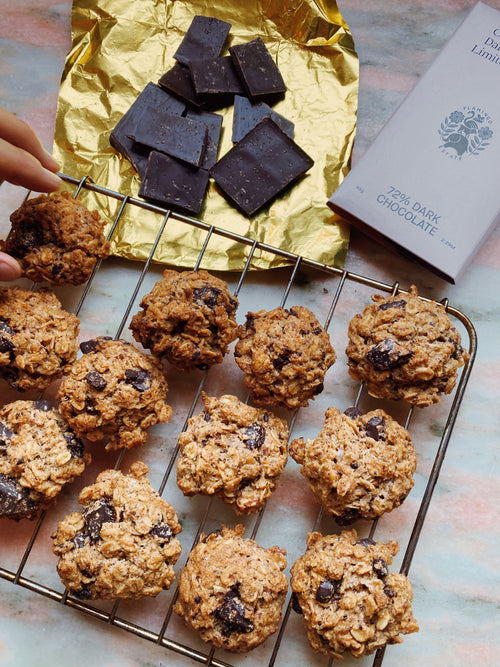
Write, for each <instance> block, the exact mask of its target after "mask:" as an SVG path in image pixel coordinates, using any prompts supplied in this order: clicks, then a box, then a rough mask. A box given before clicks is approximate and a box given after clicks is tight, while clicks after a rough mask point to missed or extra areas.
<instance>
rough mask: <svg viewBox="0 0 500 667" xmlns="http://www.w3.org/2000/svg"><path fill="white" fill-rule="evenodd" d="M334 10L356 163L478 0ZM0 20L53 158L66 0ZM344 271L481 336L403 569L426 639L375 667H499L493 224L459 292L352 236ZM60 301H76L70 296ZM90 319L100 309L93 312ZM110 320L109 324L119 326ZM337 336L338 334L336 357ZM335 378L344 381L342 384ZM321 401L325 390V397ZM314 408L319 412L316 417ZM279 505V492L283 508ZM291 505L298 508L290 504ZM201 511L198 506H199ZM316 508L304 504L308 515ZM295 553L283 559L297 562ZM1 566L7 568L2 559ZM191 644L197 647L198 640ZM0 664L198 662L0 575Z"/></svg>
mask: <svg viewBox="0 0 500 667" xmlns="http://www.w3.org/2000/svg"><path fill="white" fill-rule="evenodd" d="M487 4H490V5H491V6H493V7H495V8H497V9H500V0H490V1H489V2H488V3H487ZM338 5H339V9H340V11H341V13H342V15H343V17H344V19H345V21H346V22H347V24H348V25H349V27H350V29H351V32H352V34H353V36H354V40H355V44H356V49H357V52H358V55H359V60H360V91H359V111H358V127H357V136H356V142H355V147H354V154H353V162H354V163H355V162H356V161H357V160H359V159H360V158H361V157H362V155H363V153H364V151H365V150H366V148H367V147H368V146H369V145H370V143H371V142H372V140H373V139H374V137H375V136H376V134H377V132H378V131H379V130H380V129H381V127H382V126H383V125H384V123H385V122H386V121H387V120H388V118H389V117H390V115H391V114H392V112H393V111H394V109H395V108H396V107H397V105H398V104H399V102H401V100H402V99H403V98H404V96H405V95H406V93H408V91H409V90H410V89H411V88H412V86H413V85H414V84H415V82H416V81H417V80H418V78H419V76H420V75H421V74H422V73H423V72H424V71H425V69H426V68H427V67H428V66H429V65H430V63H431V62H432V60H433V59H434V57H435V56H436V54H437V53H438V51H439V50H440V48H441V47H442V45H443V44H444V42H445V41H446V39H447V38H448V37H449V36H450V35H451V34H452V32H453V31H454V29H455V28H456V27H457V26H458V25H459V23H460V22H461V21H462V20H463V18H464V17H465V15H466V13H467V11H468V10H469V9H470V8H471V7H472V6H473V5H474V2H473V1H472V0H447V2H442V3H436V2H432V1H431V0H416V1H413V2H410V1H408V0H372V2H369V3H367V2H366V1H362V0H339V2H338ZM0 14H1V21H0V103H1V104H2V106H4V107H5V108H7V109H8V110H10V111H12V112H14V113H16V114H17V115H19V116H20V117H21V118H23V119H24V120H26V121H28V122H29V123H30V124H31V125H32V126H33V127H34V129H35V130H36V131H37V133H38V134H39V136H40V137H41V139H42V142H43V144H44V145H45V147H46V148H48V149H49V150H50V148H51V145H52V138H53V133H54V122H55V112H56V104H57V94H58V87H59V81H60V76H61V72H62V68H63V64H64V59H65V57H66V54H67V52H68V50H69V48H70V18H71V2H70V1H69V0H62V1H61V2H52V1H51V0H18V1H17V2H16V3H11V4H10V5H8V4H7V3H6V2H3V3H2V8H1V11H0ZM23 196H24V195H23V193H20V192H19V189H17V188H14V187H12V186H9V185H3V186H2V187H1V188H0V204H1V205H0V234H1V236H2V237H4V236H5V234H6V233H7V231H8V229H9V222H8V217H9V215H10V212H11V211H12V210H14V208H16V207H17V206H18V205H19V204H20V202H21V201H22V197H23ZM111 261H113V260H111ZM125 264H126V262H124V261H122V260H118V261H116V264H113V269H112V271H113V273H112V274H109V273H108V270H107V269H106V270H105V271H104V277H103V281H102V283H99V284H98V291H99V296H100V297H102V305H103V307H104V308H105V307H106V304H107V303H108V301H107V294H108V292H107V283H106V281H111V282H113V281H116V280H117V278H116V276H119V277H120V278H119V280H121V278H122V276H123V280H124V281H125V280H126V279H127V274H128V268H127V267H126V266H125ZM345 268H347V269H348V270H349V271H352V272H354V273H357V274H361V275H366V276H370V277H371V278H373V279H376V280H380V281H381V282H384V283H392V282H393V281H395V280H398V281H399V282H400V283H401V285H402V286H403V287H406V286H408V285H410V284H412V283H416V284H417V285H418V286H419V291H420V292H421V293H422V294H424V295H425V296H428V297H432V298H434V299H436V300H440V299H442V298H443V297H447V298H449V300H450V302H451V303H452V304H453V306H455V307H456V308H458V309H459V310H461V311H462V312H463V313H465V314H466V315H467V316H468V317H469V318H470V320H471V321H472V322H473V324H474V327H475V330H476V332H477V336H478V341H479V344H478V352H477V358H476V361H475V364H474V368H473V371H472V375H471V377H470V380H469V383H468V386H467V389H466V394H465V398H464V402H463V404H462V406H461V408H460V411H459V414H458V418H457V421H456V425H455V429H454V431H453V434H452V439H451V442H450V445H449V448H448V451H447V454H446V458H445V460H444V464H443V467H442V469H441V473H440V476H439V480H438V483H437V485H436V488H435V490H434V495H433V498H432V503H431V505H430V509H429V512H428V514H427V517H426V521H425V524H424V527H423V530H422V533H421V536H420V540H419V544H418V547H417V551H416V554H415V557H414V561H413V562H412V565H411V570H410V579H411V580H412V583H413V586H414V591H415V601H414V611H415V615H416V617H417V619H418V622H419V625H420V632H419V633H418V634H414V635H410V636H408V637H406V638H404V641H403V644H402V645H401V646H396V647H389V649H388V651H387V652H386V656H385V659H384V663H383V664H384V665H385V666H386V667H387V666H396V665H401V664H405V665H411V666H415V667H417V666H419V667H420V666H421V665H425V667H442V666H443V665H446V667H460V666H462V665H463V666H464V667H466V666H469V665H472V664H474V665H481V666H482V667H496V666H497V665H499V664H500V640H499V636H498V620H499V597H500V575H499V569H498V552H499V548H500V539H499V530H500V521H499V519H498V509H497V508H498V507H499V506H500V497H499V488H500V483H499V470H498V453H497V443H498V440H499V433H500V428H499V417H498V415H499V411H498V408H495V405H496V400H497V397H498V394H499V391H498V390H499V384H500V356H499V352H498V343H497V338H498V331H499V326H500V321H499V320H500V307H499V305H500V302H499V299H498V284H499V273H500V230H499V229H498V228H497V229H495V230H493V233H492V234H491V236H490V237H489V238H488V240H487V241H486V243H485V244H484V246H483V247H482V248H481V250H480V251H479V252H478V254H477V255H476V257H475V258H474V260H473V262H472V263H471V265H470V266H469V267H468V269H467V271H466V272H465V274H464V275H463V277H462V278H461V279H460V281H459V283H458V284H457V285H449V284H448V283H446V282H444V281H442V280H441V279H439V278H437V277H436V276H434V275H433V274H431V273H430V272H428V271H426V270H425V269H423V268H421V267H419V266H417V265H416V264H414V263H412V262H410V261H409V260H407V259H406V258H404V257H402V256H400V255H398V254H397V253H396V252H393V251H390V250H388V249H386V248H383V247H382V246H380V245H378V244H377V243H375V242H373V241H371V240H369V239H368V238H366V237H364V236H363V235H362V234H361V233H359V232H357V231H355V230H352V235H351V242H350V246H349V250H348V253H347V258H346V265H345ZM135 270H137V269H135ZM157 276H158V270H157V269H153V270H152V271H151V275H150V276H149V277H148V278H147V281H149V283H152V282H153V281H154V280H155V279H157ZM253 280H255V282H256V283H257V284H258V285H259V286H260V287H262V289H259V291H258V297H256V301H257V302H258V303H259V305H260V304H261V303H265V302H266V300H267V298H268V292H267V291H266V290H270V289H271V287H270V286H267V285H266V283H267V281H266V279H265V278H262V277H259V278H254V279H253ZM273 280H274V278H273ZM147 281H146V282H147ZM270 282H272V281H270ZM116 284H120V288H121V289H122V288H123V293H126V291H127V289H128V286H127V285H126V284H125V283H124V282H123V284H121V283H116ZM317 287H318V286H317V285H316V286H314V285H306V286H305V287H304V289H305V293H306V296H308V295H309V296H310V298H311V299H313V300H314V302H315V303H316V304H319V303H320V301H321V298H320V297H318V291H317ZM315 288H316V289H315ZM329 289H330V285H329V284H327V283H326V282H320V292H321V294H326V293H327V292H328V291H329ZM269 294H270V292H269ZM367 294H369V293H368V292H366V291H362V290H361V289H360V290H359V291H356V293H355V295H353V299H354V302H353V304H355V305H356V306H357V305H358V304H360V303H361V302H362V300H363V299H365V298H366V295H367ZM63 296H65V295H64V293H63ZM65 298H67V300H68V302H69V301H70V299H69V297H65ZM259 299H261V300H262V301H259ZM112 305H113V304H112ZM107 315H108V316H109V320H110V322H111V321H112V322H114V319H113V318H114V317H115V313H114V312H113V310H112V308H111V309H110V310H108V311H107ZM92 316H93V315H92ZM98 316H99V315H98V313H97V314H96V315H95V317H98ZM116 318H118V314H116ZM117 321H119V319H118V320H117ZM108 326H109V327H110V328H112V326H113V324H112V323H109V325H108ZM100 333H104V332H102V331H101V332H100ZM111 333H112V332H111ZM343 342H344V341H343V340H339V349H340V346H341V345H342V344H343ZM344 375H345V373H344ZM345 377H346V378H347V376H346V375H345ZM343 378H344V376H343V375H342V374H341V375H340V380H342V379H343ZM347 382H348V380H347ZM340 385H341V382H340V381H337V384H336V385H335V387H334V390H335V392H336V397H337V396H338V395H339V393H340V395H341V396H342V397H344V396H343V394H342V392H343V391H344V388H343V387H341V386H340ZM328 399H329V396H328V395H326V396H325V397H324V400H326V401H327V400H328ZM11 400H13V399H11ZM346 400H347V399H346ZM322 406H323V404H321V406H319V405H318V408H317V409H315V412H316V413H317V412H318V411H319V410H320V407H321V409H322ZM429 410H430V411H431V412H430V413H429V414H430V415H431V419H430V421H429V424H428V425H427V427H428V429H429V430H432V429H433V428H435V429H437V430H439V428H440V423H441V420H442V419H443V415H445V413H446V405H444V406H443V407H440V408H436V409H435V410H434V408H429ZM432 411H433V412H432ZM431 422H432V423H431ZM427 427H426V428H427ZM419 428H421V427H417V431H418V429H419ZM158 438H159V436H158ZM160 449H161V448H160ZM432 458H433V452H430V451H426V452H424V453H423V454H422V465H423V469H424V470H428V468H429V467H430V465H432ZM104 461H108V462H109V459H106V457H104ZM111 465H113V462H111ZM150 469H151V476H152V478H153V479H152V483H153V482H154V481H156V482H158V481H159V478H158V475H159V474H160V473H159V470H158V469H157V468H156V464H155V463H152V464H150ZM86 481H87V482H88V480H86ZM418 485H419V484H417V486H418ZM285 488H286V484H285ZM281 500H283V499H282V498H280V497H278V500H277V503H278V506H279V503H280V502H281ZM179 502H182V501H179ZM293 502H296V503H299V502H302V500H301V499H297V498H296V499H295V500H294V501H293ZM303 502H304V503H306V504H307V503H309V504H310V505H311V507H312V506H313V504H314V503H313V501H311V499H310V498H309V497H307V494H306V498H305V500H304V501H303ZM407 502H408V501H407ZM62 505H63V506H64V501H63V503H62ZM201 507H202V506H201V505H199V507H198V509H199V510H200V511H201ZM292 508H293V503H292ZM403 508H406V503H405V505H404V506H403V507H402V508H400V509H401V511H402V512H407V513H411V511H412V509H413V504H412V501H410V499H409V502H408V508H407V509H403ZM312 512H313V510H312V509H311V516H313V513H312ZM227 516H229V515H227ZM401 516H402V517H404V516H405V515H403V514H402V515H401ZM233 518H234V517H233ZM227 520H228V521H229V519H227ZM279 520H280V519H279V514H277V515H275V514H274V513H273V511H271V513H270V518H269V519H268V521H267V523H265V524H264V525H263V527H262V533H259V535H262V539H263V540H264V541H268V540H271V541H270V542H269V544H271V543H273V544H274V543H275V542H274V541H272V540H274V539H275V540H276V541H278V539H279V538H278V536H277V535H278V533H277V526H278V525H279ZM19 526H21V528H20V529H19V534H18V535H17V536H16V534H15V531H14V530H13V529H12V527H11V526H10V525H9V527H8V528H7V527H6V525H5V520H3V521H0V566H5V567H13V568H15V566H16V565H15V563H16V558H17V556H18V554H20V553H22V550H23V549H24V548H25V542H26V539H27V536H28V538H29V531H27V530H26V529H25V528H23V527H22V522H21V523H20V524H19ZM311 528H312V524H311ZM385 528H386V532H387V536H388V537H390V538H392V537H393V534H395V533H397V530H398V526H397V519H394V520H392V521H389V522H388V523H387V524H386V526H385ZM44 530H45V529H44ZM259 530H260V529H259ZM49 532H50V530H49V529H46V530H45V533H46V534H45V537H47V535H48V533H49ZM382 537H384V538H385V537H386V535H384V536H382V535H381V539H382ZM42 539H43V535H42ZM303 546H304V545H303V543H302V544H298V545H297V547H296V553H297V554H298V553H300V552H301V550H303ZM293 549H294V547H292V549H291V551H292V553H291V554H290V559H291V558H292V557H293V555H294V551H293ZM45 557H46V562H43V563H35V564H33V565H32V567H31V568H28V570H29V572H30V573H31V574H33V576H35V577H36V576H37V575H38V574H40V572H43V571H44V568H45V566H46V565H47V566H50V567H51V568H52V569H54V568H53V566H54V560H53V559H52V560H51V559H50V554H49V550H47V553H46V554H44V558H45ZM3 559H5V562H2V560H3ZM49 580H50V583H51V584H53V585H54V586H55V585H56V580H57V576H54V575H53V574H51V575H50V576H49ZM162 595H163V594H161V595H160V596H159V598H158V601H156V602H155V603H151V604H149V605H148V606H146V608H145V611H144V612H143V617H142V620H143V621H145V622H146V623H147V620H148V617H149V615H150V616H151V618H154V613H155V610H156V609H157V607H158V605H161V604H162V600H163V598H162ZM125 608H126V605H125ZM120 609H122V607H120ZM293 623H294V624H295V625H293V626H292V627H293V628H298V630H297V634H298V635H300V632H301V630H300V628H299V625H297V621H293ZM156 630H158V628H156ZM293 640H294V638H291V639H290V643H289V645H288V646H285V649H284V650H283V651H281V650H280V653H279V654H278V659H277V661H276V664H277V665H280V664H285V663H289V664H290V665H304V664H311V665H325V666H326V665H327V664H328V660H325V658H313V657H311V655H310V654H308V653H301V652H300V650H299V649H297V650H296V645H295V644H294V641H293ZM193 644H196V645H197V646H199V643H196V641H194V640H193ZM217 655H218V656H219V659H220V660H227V661H228V662H231V660H232V659H233V658H232V656H228V655H227V654H226V655H222V656H220V655H219V654H217ZM259 655H260V654H259ZM266 660H267V658H266ZM371 663H372V661H371V659H366V660H363V661H355V660H352V661H349V660H346V661H344V663H343V664H345V665H348V666H349V665H369V664H371ZM0 664H1V665H3V666H5V667H20V666H21V665H26V664H30V665H34V666H36V667H38V666H40V667H45V666H47V667H48V666H49V665H50V666H51V667H52V666H53V665H68V664H72V665H74V666H75V667H77V666H78V667H79V666H80V665H81V666H82V667H83V665H88V664H92V665H94V666H95V667H114V666H115V665H116V666H118V665H119V666H120V667H139V666H141V667H145V666H148V665H167V664H168V665H175V666H177V665H178V666H183V665H186V666H188V665H192V664H195V663H194V662H193V661H192V660H191V659H189V658H185V657H181V656H178V655H177V654H174V653H172V652H170V651H168V650H166V649H165V648H163V647H161V646H158V645H155V644H154V643H152V642H149V641H145V640H144V639H141V638H139V637H136V636H135V635H133V634H131V633H129V632H125V631H123V630H122V629H120V628H116V627H113V626H112V625H111V624H106V623H103V622H101V621H98V620H96V619H94V618H91V617H89V616H86V615H82V614H80V613H79V612H77V611H74V610H70V609H67V608H65V607H64V606H63V605H61V604H57V603H56V602H54V601H52V600H49V599H47V598H46V597H44V596H41V595H37V594H35V593H32V592H30V591H28V590H26V589H25V588H24V587H21V586H15V585H13V584H12V583H10V582H8V581H5V580H3V579H1V578H0ZM234 664H238V665H253V664H259V662H258V658H255V656H253V657H250V656H249V657H248V658H238V659H237V661H236V662H235V663H234ZM260 664H265V662H264V661H263V662H261V663H260Z"/></svg>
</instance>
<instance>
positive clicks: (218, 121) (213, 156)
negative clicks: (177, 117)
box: [186, 109, 222, 169]
mask: <svg viewBox="0 0 500 667" xmlns="http://www.w3.org/2000/svg"><path fill="white" fill-rule="evenodd" d="M186 118H194V119H195V120H199V121H201V122H202V123H205V125H206V126H207V128H208V133H207V144H206V146H205V152H204V154H203V159H202V161H201V164H200V167H201V168H202V169H210V167H213V166H214V164H215V163H216V162H217V153H218V152H219V139H220V135H221V132H222V116H221V115H220V114H217V113H211V112H210V111H203V110H201V109H192V110H191V109H190V110H189V111H188V112H187V114H186Z"/></svg>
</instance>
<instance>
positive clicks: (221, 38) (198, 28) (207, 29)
mask: <svg viewBox="0 0 500 667" xmlns="http://www.w3.org/2000/svg"><path fill="white" fill-rule="evenodd" d="M230 29H231V24H230V23H228V22H227V21H222V20H221V19H216V18H213V17H212V16H199V15H196V16H194V17H193V20H192V21H191V24H190V26H189V28H188V30H187V32H186V34H185V35H184V38H183V40H182V42H181V43H180V44H179V47H178V48H177V51H176V52H175V53H174V58H175V59H176V60H177V61H178V62H180V63H183V64H184V65H187V64H188V63H189V62H190V60H193V59H194V58H200V54H202V57H205V58H216V57H217V56H218V55H220V53H221V51H222V48H223V46H224V44H225V42H226V38H227V36H228V34H229V30H230Z"/></svg>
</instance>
